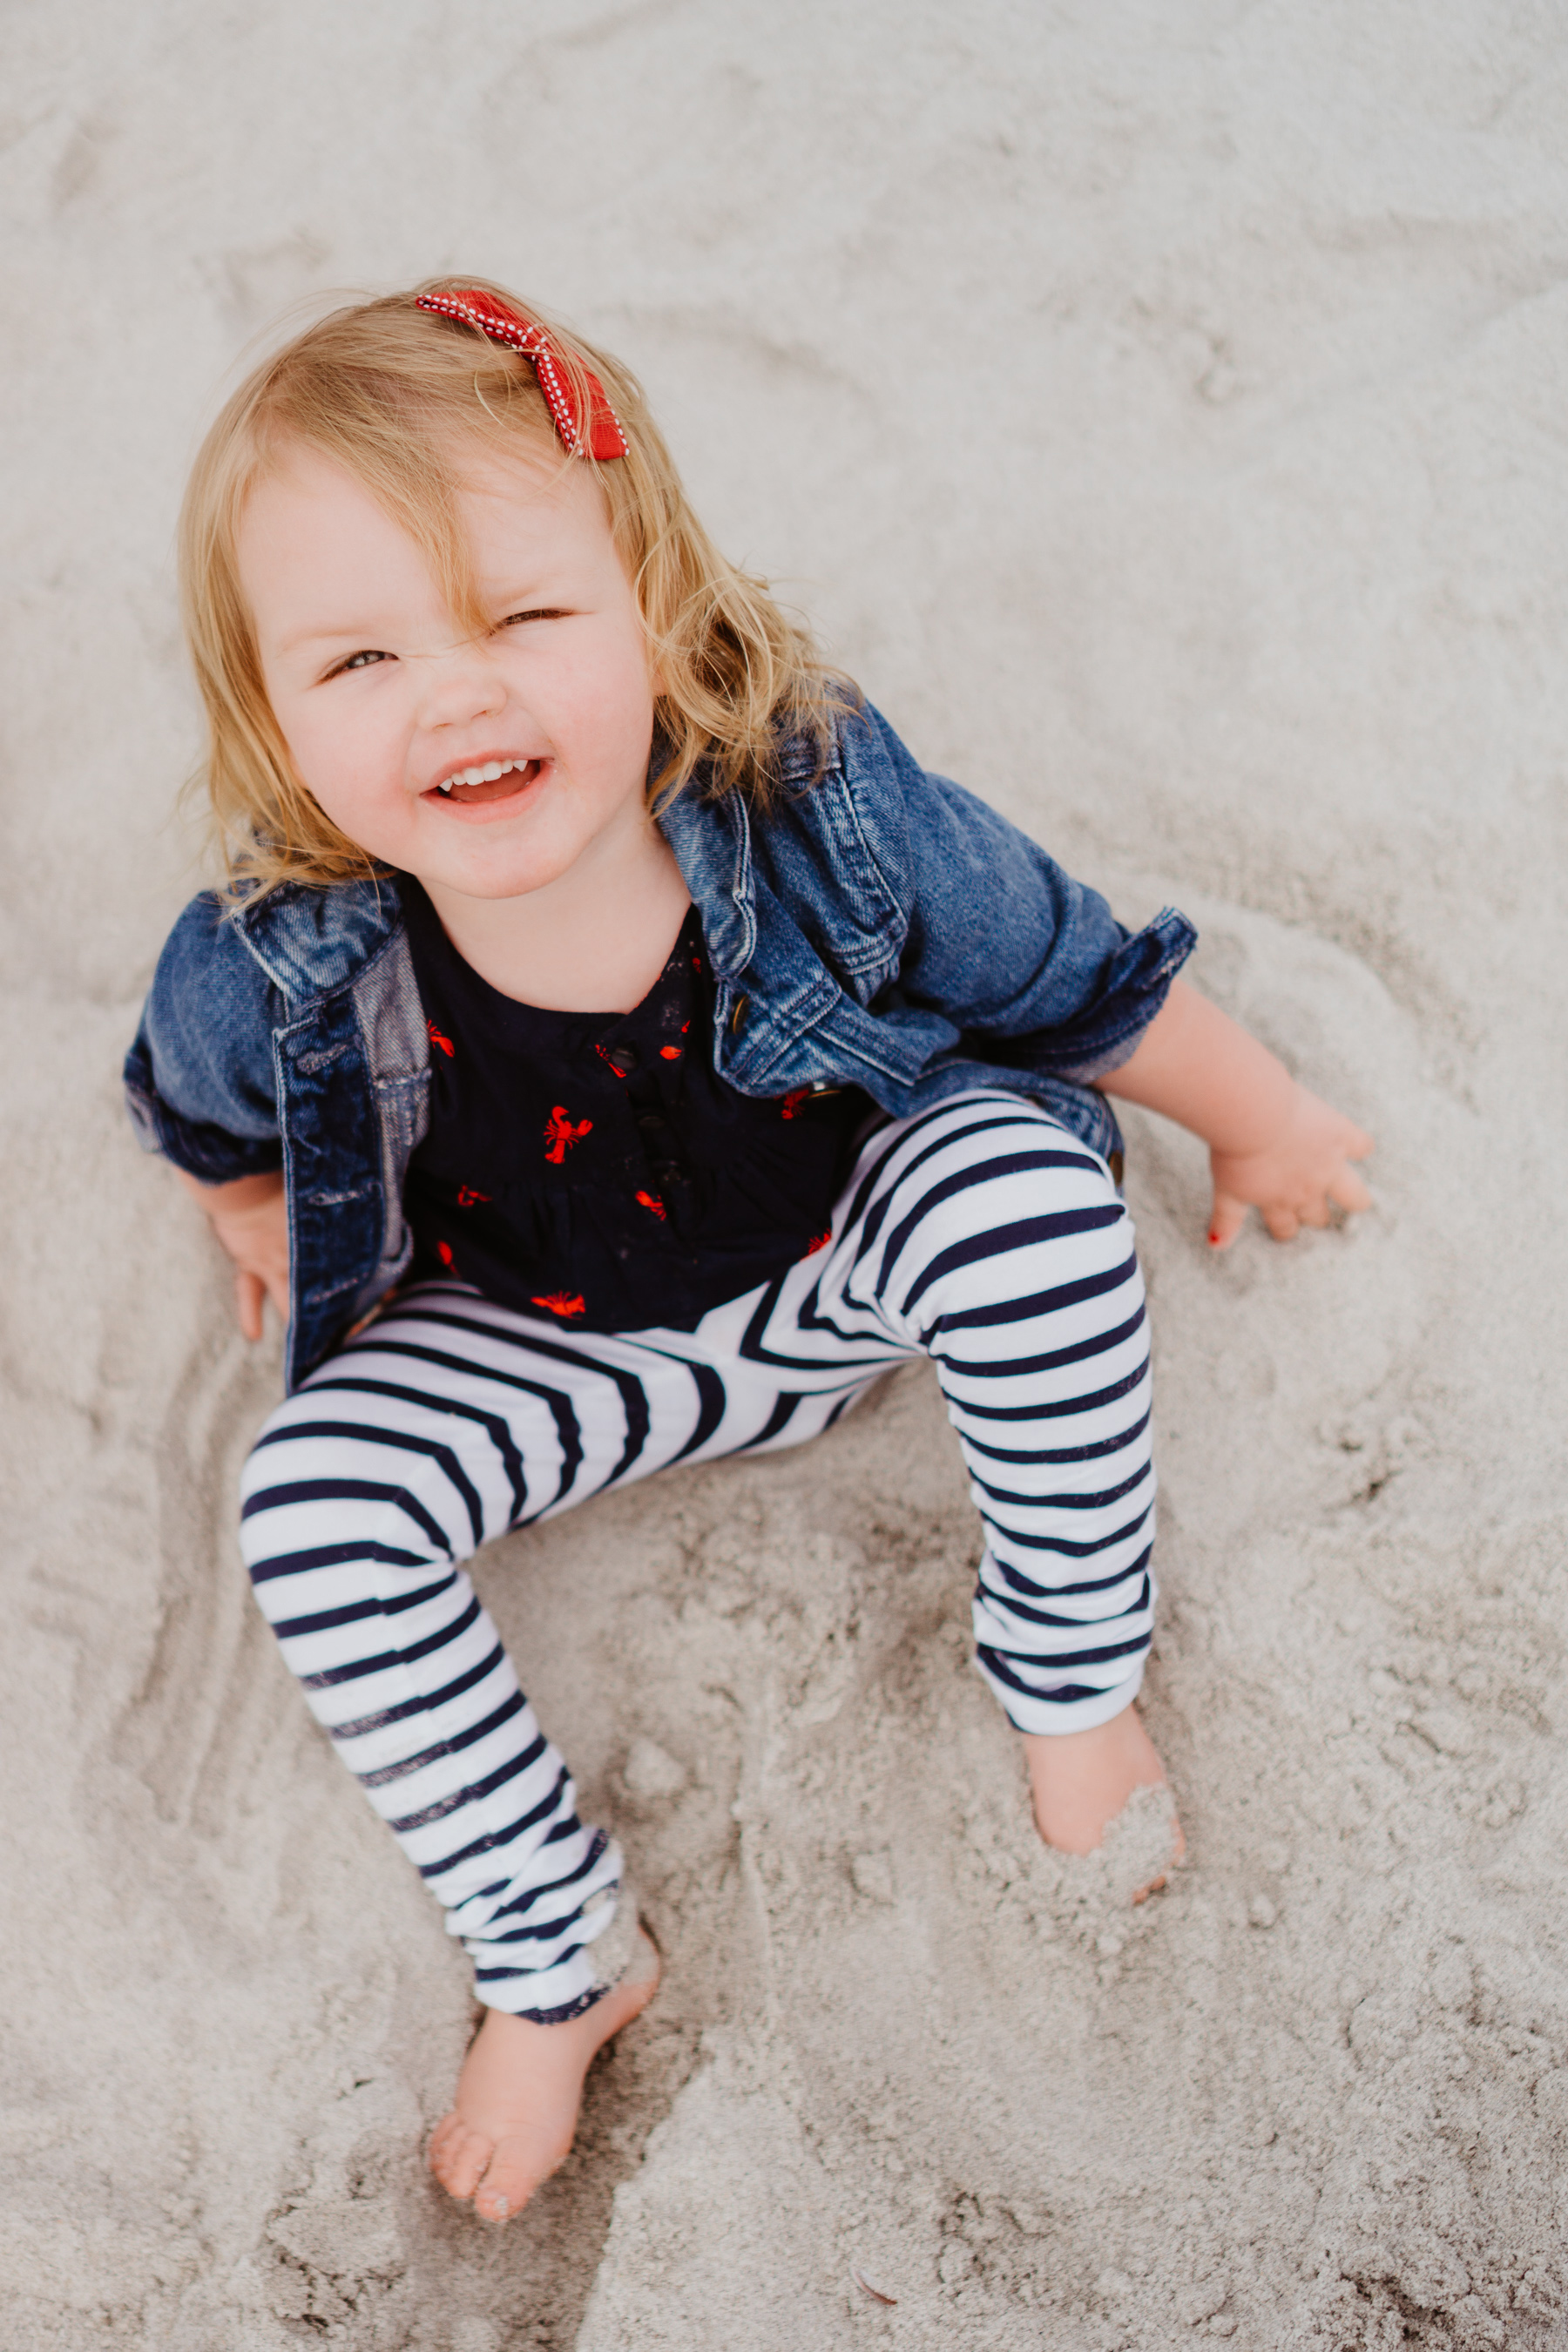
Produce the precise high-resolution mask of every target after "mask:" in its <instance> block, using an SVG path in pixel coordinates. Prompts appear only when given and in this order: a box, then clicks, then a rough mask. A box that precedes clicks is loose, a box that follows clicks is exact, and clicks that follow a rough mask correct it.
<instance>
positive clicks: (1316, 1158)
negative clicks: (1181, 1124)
mask: <svg viewBox="0 0 1568 2352" xmlns="http://www.w3.org/2000/svg"><path fill="white" fill-rule="evenodd" d="M1283 1109H1284V1117H1283V1118H1282V1119H1281V1120H1280V1122H1279V1126H1278V1128H1277V1129H1276V1130H1275V1132H1274V1133H1273V1134H1272V1135H1271V1136H1270V1138H1269V1139H1268V1141H1267V1142H1266V1143H1264V1144H1263V1145H1261V1146H1260V1147H1257V1148H1255V1149H1253V1150H1248V1151H1234V1150H1232V1151H1224V1150H1220V1148H1219V1146H1218V1145H1217V1144H1216V1145H1215V1146H1214V1147H1213V1148H1212V1149H1211V1150H1210V1152H1209V1165H1210V1167H1211V1168H1212V1170H1213V1171H1214V1213H1213V1215H1212V1216H1211V1217H1210V1219H1209V1242H1210V1244H1211V1246H1212V1247H1213V1248H1215V1249H1228V1248H1229V1247H1230V1244H1231V1243H1232V1242H1233V1241H1234V1240H1235V1239H1236V1237H1237V1234H1238V1233H1239V1232H1240V1231H1241V1229H1242V1226H1243V1225H1244V1224H1245V1223H1246V1222H1247V1209H1248V1208H1249V1207H1251V1208H1255V1209H1261V1211H1262V1212H1263V1222H1264V1223H1265V1224H1266V1225H1267V1226H1268V1230H1269V1232H1270V1233H1271V1234H1273V1236H1274V1238H1275V1240H1276V1241H1277V1242H1288V1241H1289V1240H1290V1239H1291V1238H1292V1237H1293V1236H1294V1235H1295V1234H1297V1233H1298V1232H1300V1228H1301V1227H1302V1226H1303V1225H1326V1224H1327V1223H1329V1217H1330V1211H1331V1209H1333V1208H1339V1209H1347V1210H1352V1211H1353V1210H1356V1209H1370V1208H1371V1206H1372V1194H1371V1193H1370V1192H1368V1191H1367V1188H1366V1186H1365V1184H1364V1183H1363V1181H1362V1180H1361V1178H1360V1176H1359V1175H1358V1174H1357V1173H1356V1171H1355V1170H1354V1169H1353V1168H1352V1165H1351V1162H1352V1160H1364V1159H1365V1157H1366V1155H1367V1153H1368V1152H1369V1151H1370V1150H1372V1138H1371V1136H1370V1135H1363V1132H1362V1130H1361V1129H1360V1128H1359V1127H1357V1126H1356V1125H1355V1123H1354V1122H1353V1120H1351V1119H1348V1118H1342V1116H1341V1114H1340V1113H1339V1112H1338V1111H1337V1110H1335V1109H1333V1108H1331V1105H1330V1104H1328V1103H1326V1102H1321V1101H1320V1100H1319V1098H1318V1097H1317V1096H1316V1095H1314V1094H1309V1093H1308V1091H1307V1089H1306V1087H1302V1086H1296V1085H1294V1084H1293V1085H1292V1087H1291V1091H1290V1095H1289V1097H1288V1099H1287V1101H1286V1103H1285V1104H1284V1106H1283Z"/></svg>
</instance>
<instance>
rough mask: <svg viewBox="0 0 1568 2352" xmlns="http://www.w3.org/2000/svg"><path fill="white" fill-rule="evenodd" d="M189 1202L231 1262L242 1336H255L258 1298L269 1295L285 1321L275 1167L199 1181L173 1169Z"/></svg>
mask: <svg viewBox="0 0 1568 2352" xmlns="http://www.w3.org/2000/svg"><path fill="white" fill-rule="evenodd" d="M174 1173H175V1175H176V1176H177V1177H178V1178H179V1180H180V1181H181V1183H182V1184H183V1185H184V1188H185V1190H186V1192H188V1193H189V1194H190V1196H191V1198H192V1200H193V1201H196V1202H200V1204H201V1206H202V1208H203V1209H204V1210H205V1212H206V1215H207V1218H208V1220H209V1222H210V1223H211V1225H212V1229H213V1231H214V1233H215V1234H216V1235H217V1237H218V1239H219V1241H220V1242H221V1243H222V1244H223V1245H224V1247H225V1249H226V1251H227V1252H228V1254H229V1255H230V1257H231V1258H233V1260H234V1265H235V1274H234V1302H235V1305H236V1307H237V1309H238V1311H239V1328H240V1329H241V1330H242V1331H243V1332H244V1334H245V1336H246V1338H247V1339H260V1337H261V1302H262V1299H263V1298H264V1297H266V1298H270V1299H271V1301H272V1304H273V1306H274V1307H276V1308H277V1309H278V1312H279V1316H280V1317H281V1318H282V1319H283V1321H284V1322H285V1323H287V1322H288V1320H289V1212H288V1209H287V1206H286V1204H285V1202H284V1198H283V1176H282V1171H281V1170H273V1171H270V1172H269V1173H268V1174H267V1175H264V1176H237V1177H236V1178H235V1180H234V1181H233V1182H232V1183H231V1184H199V1183H198V1182H197V1181H196V1179H195V1177H194V1176H188V1175H187V1174H186V1173H185V1171H184V1169H183V1168H176V1169H175V1170H174Z"/></svg>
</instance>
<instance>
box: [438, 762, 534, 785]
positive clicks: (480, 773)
mask: <svg viewBox="0 0 1568 2352" xmlns="http://www.w3.org/2000/svg"><path fill="white" fill-rule="evenodd" d="M527 765H528V761H526V760H484V761H480V762H479V764H478V765H477V766H476V767H472V768H463V769H461V770H459V772H458V774H457V775H455V776H448V777H447V781H446V782H445V783H444V784H442V785H441V786H440V787H439V789H440V790H441V791H442V792H444V793H449V792H450V791H451V790H452V787H453V786H454V785H455V784H493V783H495V782H497V780H498V778H500V777H501V776H504V775H506V774H507V773H508V772H510V770H511V769H513V768H518V769H521V768H526V767H527Z"/></svg>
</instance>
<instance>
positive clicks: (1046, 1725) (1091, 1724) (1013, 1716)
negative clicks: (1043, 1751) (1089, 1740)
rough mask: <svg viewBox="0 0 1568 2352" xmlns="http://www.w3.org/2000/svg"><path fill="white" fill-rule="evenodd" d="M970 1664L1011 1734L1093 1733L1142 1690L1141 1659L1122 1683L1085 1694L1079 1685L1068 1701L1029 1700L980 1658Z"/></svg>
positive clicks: (1049, 1699) (1050, 1699) (1059, 1699)
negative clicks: (996, 1703) (994, 1698)
mask: <svg viewBox="0 0 1568 2352" xmlns="http://www.w3.org/2000/svg"><path fill="white" fill-rule="evenodd" d="M974 1663H975V1665H976V1666H977V1668H978V1669H979V1671H980V1673H981V1674H982V1675H984V1679H985V1680H986V1682H988V1683H989V1684H990V1685H991V1688H992V1689H993V1690H994V1692H995V1694H996V1696H997V1697H998V1698H999V1699H1000V1700H1001V1702H1002V1708H1003V1712H1004V1713H1005V1716H1006V1717H1007V1720H1008V1722H1009V1723H1010V1724H1011V1725H1012V1726H1013V1728H1014V1730H1015V1731H1027V1732H1045V1733H1047V1734H1049V1733H1052V1732H1064V1731H1093V1730H1094V1729H1096V1728H1097V1727H1098V1726H1099V1725H1100V1724H1102V1723H1109V1722H1110V1720H1111V1717H1113V1716H1118V1715H1120V1714H1121V1710H1122V1708H1123V1707H1127V1706H1131V1704H1132V1702H1133V1700H1134V1699H1135V1698H1136V1697H1137V1696H1138V1694H1139V1692H1140V1690H1142V1686H1143V1666H1144V1660H1143V1659H1142V1657H1141V1658H1139V1660H1138V1661H1137V1663H1136V1664H1135V1665H1134V1667H1133V1669H1132V1672H1131V1674H1130V1675H1128V1676H1127V1677H1126V1679H1125V1680H1124V1681H1122V1682H1119V1683H1112V1685H1111V1686H1110V1689H1109V1690H1102V1691H1086V1690H1084V1688H1083V1686H1082V1685H1081V1684H1080V1685H1078V1687H1077V1690H1076V1692H1075V1695H1074V1696H1072V1697H1071V1698H1030V1697H1028V1696H1026V1694H1025V1693H1024V1692H1022V1691H1019V1690H1013V1689H1010V1688H1009V1687H1008V1686H1007V1685H1005V1683H1003V1682H1002V1681H1001V1679H1000V1677H999V1676H997V1675H994V1674H993V1673H992V1672H991V1669H990V1668H989V1666H987V1664H985V1661H984V1658H976V1660H975V1662H974Z"/></svg>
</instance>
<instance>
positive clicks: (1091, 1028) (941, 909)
mask: <svg viewBox="0 0 1568 2352" xmlns="http://www.w3.org/2000/svg"><path fill="white" fill-rule="evenodd" d="M866 716H867V720H868V724H869V726H870V727H871V728H872V729H873V730H875V733H876V735H877V738H878V739H879V740H878V741H877V745H876V750H877V751H879V753H880V755H881V757H882V758H883V759H884V760H886V761H887V762H888V764H889V767H890V768H892V769H893V770H894V772H896V775H897V779H898V783H899V786H900V792H899V794H898V800H897V803H896V804H897V805H898V807H899V809H900V817H901V824H900V827H899V830H898V833H897V834H893V833H891V831H890V829H889V828H887V827H886V826H884V827H883V828H881V835H882V837H880V838H879V840H878V841H876V842H875V843H873V845H872V846H873V848H874V850H875V852H876V854H877V856H878V857H879V862H881V863H883V864H884V870H888V867H889V866H891V868H892V869H893V871H892V872H891V873H889V880H890V882H891V883H892V887H894V888H895V889H896V890H900V891H901V892H902V893H907V903H908V904H909V906H910V929H909V936H908V940H907V941H906V943H905V948H904V952H903V955H902V957H901V959H900V971H899V983H898V985H899V993H900V997H901V999H902V1001H903V1002H904V1003H907V1004H909V1005H911V1006H916V1007H921V1008H929V1009H931V1010H933V1011H940V1012H942V1013H944V1014H945V1016H946V1018H947V1019H948V1020H949V1021H950V1022H952V1024H953V1025H954V1026H955V1027H956V1028H957V1029H958V1031H959V1032H960V1034H961V1038H962V1041H963V1049H964V1050H966V1051H968V1052H971V1053H973V1054H975V1055H980V1056H981V1057H983V1058H984V1059H985V1060H986V1061H989V1062H994V1063H998V1064H1000V1065H1001V1066H1004V1067H1011V1068H1015V1069H1029V1070H1035V1071H1038V1072H1040V1073H1042V1074H1044V1075H1048V1076H1053V1077H1059V1078H1066V1079H1069V1080H1072V1081H1074V1082H1075V1083H1077V1084H1079V1085H1084V1084H1087V1083H1088V1082H1089V1080H1091V1079H1093V1078H1096V1077H1100V1076H1103V1075H1104V1073H1105V1072H1107V1071H1108V1070H1114V1069H1116V1068H1118V1067H1120V1066H1121V1064H1122V1063H1123V1062H1125V1061H1127V1060H1128V1059H1129V1058H1130V1057H1131V1055H1132V1053H1133V1052H1134V1050H1135V1048H1136V1046H1137V1045H1138V1041H1139V1039H1140V1038H1141V1037H1142V1034H1143V1032H1144V1030H1145V1029H1146V1028H1147V1027H1148V1025H1149V1024H1150V1022H1151V1021H1152V1020H1153V1018H1154V1015H1155V1014H1156V1013H1158V1012H1159V1010H1160V1007H1161V1006H1162V1005H1163V1003H1164V1001H1165V998H1166V995H1167V993H1168V992H1169V990H1170V985H1171V982H1172V981H1173V979H1174V977H1175V975H1176V973H1177V972H1178V971H1180V969H1181V967H1182V965H1183V964H1184V962H1185V961H1186V960H1187V958H1188V956H1189V955H1190V954H1191V953H1192V951H1193V949H1194V945H1195V944H1196V941H1197V933H1196V931H1195V930H1194V928H1193V925H1192V924H1191V923H1190V922H1189V921H1188V920H1187V919H1186V917H1185V916H1184V915H1182V914H1179V913H1178V912H1177V911H1176V909H1175V908H1173V907H1167V908H1164V909H1163V912H1162V913H1161V914H1159V915H1157V916H1156V917H1155V919H1154V920H1153V921H1152V923H1149V924H1147V925H1145V927H1144V928H1143V929H1142V930H1141V931H1129V930H1128V929H1126V928H1125V926H1124V925H1122V924H1121V923H1119V922H1118V921H1117V920H1116V918H1115V917H1114V916H1113V915H1112V913H1111V911H1110V908H1109V906H1108V905H1107V904H1106V902H1105V900H1104V899H1103V898H1101V896H1100V892H1099V891H1098V890H1091V889H1089V887H1087V886H1086V885H1085V884H1083V883H1081V882H1075V881H1074V880H1073V878H1072V877H1071V875H1070V874H1068V873H1066V872H1064V870H1063V869H1062V867H1061V866H1058V864H1057V863H1056V861H1055V859H1054V858H1051V857H1048V856H1047V855H1046V852H1045V851H1044V850H1043V849H1041V848H1040V846H1039V845H1038V844H1037V843H1036V842H1033V841H1031V840H1030V839H1029V837H1028V835H1026V834H1024V833H1021V832H1020V831H1019V830H1018V828H1017V826H1016V825H1015V824H1009V823H1008V821H1007V819H1006V818H1005V817H1004V816H1001V815H999V814H997V812H996V811H995V810H994V809H993V808H990V807H988V806H987V805H986V803H984V801H981V800H977V799H976V798H975V796H974V794H973V793H968V792H965V791H964V789H963V786H962V785H961V784H955V783H952V782H950V781H949V779H948V778H947V777H945V776H937V775H931V774H929V773H928V772H926V771H925V770H924V769H922V768H921V767H920V766H919V764H918V763H917V762H916V761H914V760H913V759H911V757H910V754H909V752H908V751H906V750H905V748H904V746H903V744H902V743H901V742H900V740H899V739H898V737H897V736H896V735H895V734H894V733H893V731H892V730H891V728H889V726H888V725H887V722H886V721H885V720H884V719H881V718H880V716H879V713H877V712H875V711H872V710H870V709H868V711H867V714H866ZM900 836H901V837H900ZM895 877H896V878H895Z"/></svg>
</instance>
